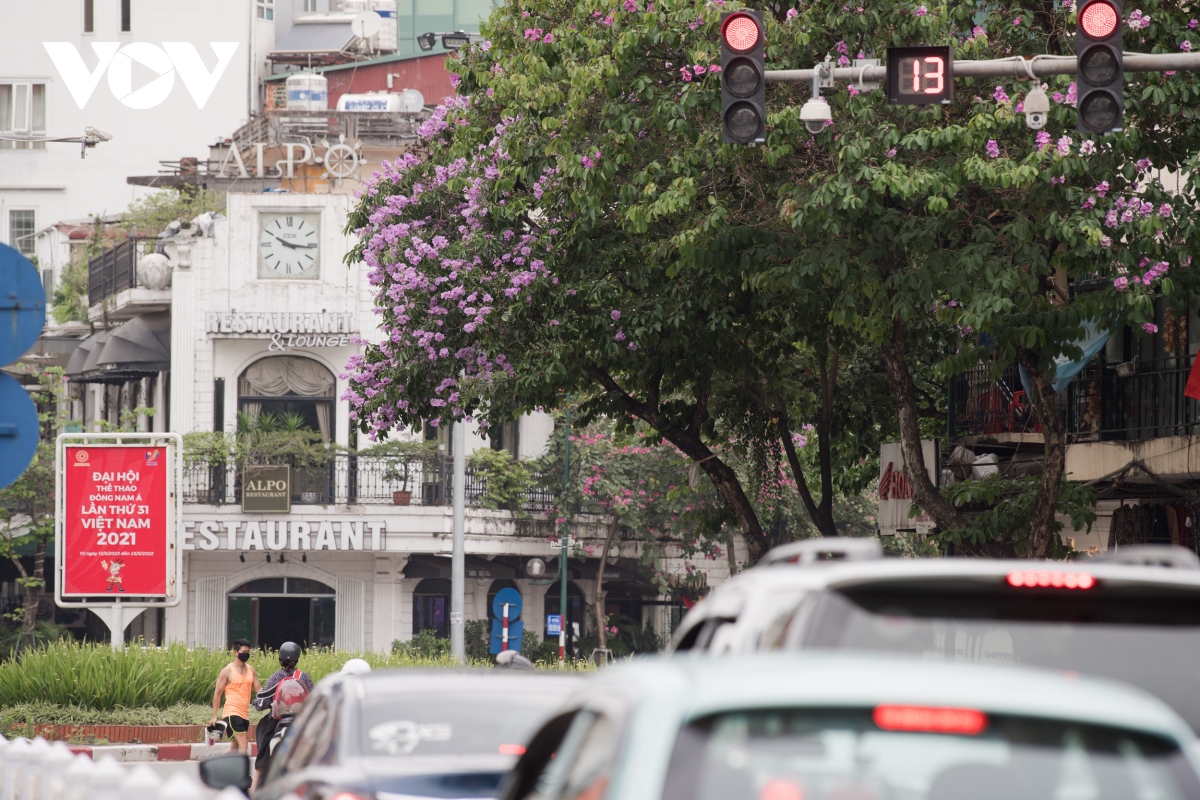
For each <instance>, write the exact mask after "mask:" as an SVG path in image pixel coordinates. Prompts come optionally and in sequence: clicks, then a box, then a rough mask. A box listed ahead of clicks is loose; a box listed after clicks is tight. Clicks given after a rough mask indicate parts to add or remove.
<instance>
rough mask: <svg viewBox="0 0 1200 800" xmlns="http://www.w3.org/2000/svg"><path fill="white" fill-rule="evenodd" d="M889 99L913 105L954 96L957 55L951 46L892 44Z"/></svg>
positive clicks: (889, 56) (890, 48) (888, 60)
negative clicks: (904, 45) (902, 45)
mask: <svg viewBox="0 0 1200 800" xmlns="http://www.w3.org/2000/svg"><path fill="white" fill-rule="evenodd" d="M887 82H888V102H889V103H896V104H901V105H910V106H929V105H938V104H945V103H949V102H950V101H951V100H953V99H954V54H953V52H952V51H951V49H950V48H949V47H889V48H888V52H887Z"/></svg>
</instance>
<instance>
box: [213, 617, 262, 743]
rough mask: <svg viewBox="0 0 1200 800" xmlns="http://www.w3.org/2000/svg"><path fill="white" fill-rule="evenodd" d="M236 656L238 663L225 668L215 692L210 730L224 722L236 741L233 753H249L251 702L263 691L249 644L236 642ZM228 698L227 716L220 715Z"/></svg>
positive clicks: (226, 704)
mask: <svg viewBox="0 0 1200 800" xmlns="http://www.w3.org/2000/svg"><path fill="white" fill-rule="evenodd" d="M233 653H234V655H235V656H236V658H237V660H236V661H232V662H230V663H229V664H226V665H225V668H224V669H222V670H221V674H220V675H218V676H217V689H216V691H215V692H213V701H212V708H213V716H212V723H211V725H210V726H209V727H212V726H214V725H217V717H218V716H220V717H221V718H222V722H224V727H225V730H226V731H227V732H228V734H229V736H231V737H233V752H234V753H244V752H246V742H247V741H248V740H249V736H248V735H247V734H248V731H249V730H250V698H251V697H253V696H254V695H255V694H257V693H258V691H259V690H260V689H261V688H262V687H261V685H260V684H259V682H258V675H257V673H255V671H254V667H252V666H250V665H249V664H248V663H246V662H247V661H249V660H250V642H248V641H246V640H245V639H234V640H233ZM222 694H224V695H225V709H224V714H219V713H218V709H220V708H221V695H222Z"/></svg>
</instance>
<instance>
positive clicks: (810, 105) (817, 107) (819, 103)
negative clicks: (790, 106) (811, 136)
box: [800, 97, 833, 133]
mask: <svg viewBox="0 0 1200 800" xmlns="http://www.w3.org/2000/svg"><path fill="white" fill-rule="evenodd" d="M800 119H802V120H804V127H805V128H808V132H809V133H820V132H821V131H823V130H825V125H826V124H827V123H829V122H831V121H832V120H833V115H832V114H830V113H829V103H828V102H826V101H825V98H823V97H814V98H813V99H812V100H809V101H808V102H807V103H805V104H804V107H803V108H801V109H800Z"/></svg>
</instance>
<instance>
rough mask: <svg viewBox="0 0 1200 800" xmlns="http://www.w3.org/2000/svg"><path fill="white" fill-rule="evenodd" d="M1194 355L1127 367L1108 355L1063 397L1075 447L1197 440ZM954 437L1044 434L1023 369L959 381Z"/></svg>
mask: <svg viewBox="0 0 1200 800" xmlns="http://www.w3.org/2000/svg"><path fill="white" fill-rule="evenodd" d="M1192 359H1193V357H1192V356H1180V357H1176V358H1162V359H1155V360H1147V361H1138V362H1132V363H1130V364H1124V365H1122V369H1121V371H1120V372H1118V370H1117V367H1116V365H1114V364H1108V363H1105V361H1104V355H1103V354H1101V355H1099V356H1097V357H1096V358H1095V359H1093V360H1092V362H1091V363H1089V364H1088V366H1087V367H1086V368H1085V369H1084V370H1083V372H1081V373H1080V374H1079V376H1078V377H1076V378H1075V380H1073V381H1072V382H1071V383H1070V385H1069V386H1067V389H1066V391H1064V392H1061V393H1060V394H1059V395H1058V407H1059V411H1060V413H1062V414H1063V418H1064V421H1065V423H1066V427H1067V435H1068V437H1069V438H1070V439H1071V440H1073V441H1089V440H1093V441H1094V440H1101V441H1109V440H1139V439H1152V438H1156V437H1160V436H1186V435H1190V434H1192V433H1196V432H1197V430H1198V424H1200V403H1197V402H1196V401H1195V400H1190V399H1188V398H1185V397H1184V396H1183V389H1184V386H1186V385H1187V379H1188V374H1189V373H1190V371H1191V368H1192ZM950 409H951V412H950V416H951V430H950V437H951V438H956V437H963V436H974V437H987V436H1000V435H1004V434H1019V433H1041V427H1040V426H1039V425H1038V422H1037V417H1036V416H1035V415H1034V413H1033V410H1032V407H1031V406H1030V403H1029V398H1028V397H1027V396H1026V394H1025V389H1024V387H1023V385H1022V383H1021V378H1020V374H1019V370H1018V369H1017V368H1016V367H1015V366H1014V367H1010V368H1008V369H1006V370H1005V371H1004V373H1003V375H1002V376H1001V377H1000V379H999V380H996V379H994V378H993V377H992V374H991V373H990V372H989V371H988V370H987V368H986V367H977V368H975V369H973V370H971V371H969V372H967V373H964V374H962V375H959V376H956V377H955V378H954V379H953V380H952V381H951V394H950Z"/></svg>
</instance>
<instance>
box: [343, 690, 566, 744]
mask: <svg viewBox="0 0 1200 800" xmlns="http://www.w3.org/2000/svg"><path fill="white" fill-rule="evenodd" d="M561 703H562V698H561V696H559V695H557V694H548V695H537V694H506V695H503V696H500V695H497V694H495V693H488V694H483V693H470V694H461V693H460V694H455V695H454V696H453V699H452V700H451V699H448V698H447V696H446V695H445V694H443V693H440V692H439V693H438V694H437V695H435V696H423V695H419V694H411V695H410V694H396V695H390V696H385V697H379V696H372V697H369V698H367V700H366V701H365V702H364V703H363V707H362V715H363V724H362V736H363V739H362V752H363V753H364V754H366V755H368V756H388V757H392V756H406V755H485V754H491V755H496V754H501V755H519V754H520V753H521V752H522V751H523V749H524V748H523V745H524V743H525V742H526V741H527V740H528V739H529V737H530V736H531V735H532V734H533V732H534V730H535V729H536V728H537V726H538V725H539V724H540V723H541V722H542V721H544V720H545V719H546V717H547V716H549V714H550V713H551V712H553V710H554V709H555V708H556V707H558V706H559V705H560V704H561Z"/></svg>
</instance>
